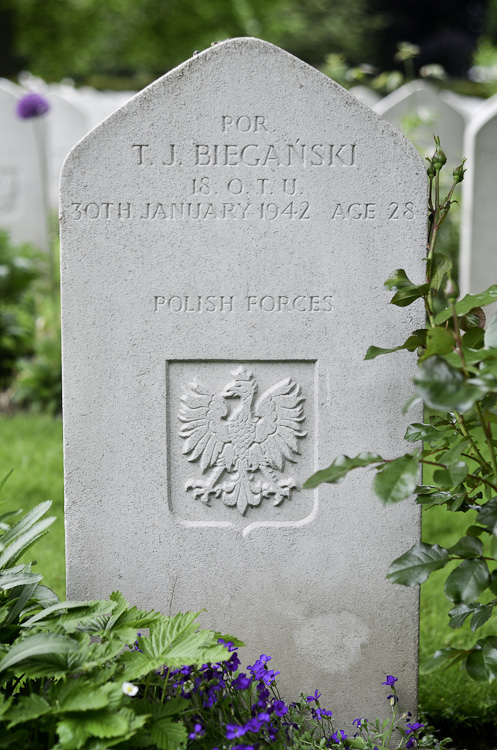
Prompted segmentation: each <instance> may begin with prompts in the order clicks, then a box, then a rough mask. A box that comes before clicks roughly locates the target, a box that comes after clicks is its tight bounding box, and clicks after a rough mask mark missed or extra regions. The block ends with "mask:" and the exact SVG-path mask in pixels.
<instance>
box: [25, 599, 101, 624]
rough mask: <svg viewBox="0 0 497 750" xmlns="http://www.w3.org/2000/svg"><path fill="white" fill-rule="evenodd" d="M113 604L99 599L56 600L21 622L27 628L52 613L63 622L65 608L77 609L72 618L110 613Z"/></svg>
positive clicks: (40, 621)
mask: <svg viewBox="0 0 497 750" xmlns="http://www.w3.org/2000/svg"><path fill="white" fill-rule="evenodd" d="M115 606H116V605H115V603H114V602H108V601H101V600H98V599H97V600H96V601H90V602H71V601H67V602H57V603H56V604H52V606H50V607H47V608H46V609H43V610H42V611H41V612H38V613H37V614H36V615H33V617H30V618H29V620H26V622H24V623H23V627H26V628H29V627H32V626H33V625H35V624H36V623H38V624H41V623H42V622H43V623H45V621H48V620H49V619H50V616H51V615H53V614H56V615H59V616H61V615H62V619H61V622H63V621H64V620H63V615H64V614H66V611H67V610H72V609H76V610H77V612H76V613H75V614H74V616H73V617H72V618H71V619H74V617H75V618H76V619H79V618H81V619H83V617H85V616H87V617H94V616H95V615H98V614H103V613H110V612H111V611H112V609H113V608H114V607H115ZM52 619H53V618H52Z"/></svg>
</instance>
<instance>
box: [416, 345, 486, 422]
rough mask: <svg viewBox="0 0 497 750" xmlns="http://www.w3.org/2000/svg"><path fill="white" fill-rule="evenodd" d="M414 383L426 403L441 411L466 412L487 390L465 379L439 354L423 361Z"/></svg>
mask: <svg viewBox="0 0 497 750" xmlns="http://www.w3.org/2000/svg"><path fill="white" fill-rule="evenodd" d="M414 384H415V385H416V390H417V392H418V394H419V395H420V396H421V398H422V399H423V401H424V402H425V404H426V405H427V406H430V407H431V408H432V409H439V410H441V411H458V412H461V413H464V412H466V411H468V410H469V409H471V407H472V406H473V405H474V404H475V402H476V401H478V399H480V398H481V397H482V396H483V395H485V393H486V392H487V389H486V388H482V387H481V386H479V385H471V383H470V382H467V381H465V380H464V378H463V376H462V375H461V373H460V372H458V371H457V370H456V369H454V368H453V367H451V366H450V365H449V364H447V362H445V361H444V360H443V359H441V358H440V357H438V356H433V357H430V358H429V359H428V360H426V362H423V364H422V365H421V366H420V371H419V374H418V375H416V377H415V378H414Z"/></svg>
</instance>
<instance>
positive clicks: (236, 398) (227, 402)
mask: <svg viewBox="0 0 497 750" xmlns="http://www.w3.org/2000/svg"><path fill="white" fill-rule="evenodd" d="M231 374H232V375H233V376H234V380H232V381H231V382H229V383H228V384H227V385H226V386H225V387H224V389H223V390H222V391H221V392H220V393H217V394H215V393H212V392H211V391H210V390H209V389H208V388H206V387H205V386H203V385H201V384H200V383H198V382H197V381H194V382H192V383H190V384H189V385H188V387H187V388H186V389H185V391H186V392H185V393H184V394H183V396H182V397H181V408H180V411H179V414H178V417H179V419H180V421H181V423H182V425H181V429H180V432H179V434H180V437H181V438H183V439H184V441H185V443H184V446H183V453H184V454H185V456H186V457H187V460H188V461H191V462H194V461H197V460H199V465H200V469H201V471H202V474H206V476H205V478H203V479H189V480H188V481H187V483H186V490H192V493H193V496H194V497H195V498H198V499H199V500H201V501H202V502H203V503H205V504H206V505H209V502H210V498H211V496H214V497H216V498H220V499H221V500H222V502H223V503H224V504H225V505H227V506H232V507H235V506H236V508H237V509H238V511H239V512H240V513H241V514H242V515H244V513H245V511H246V510H247V508H248V507H249V506H250V507H254V506H257V505H260V504H261V502H262V501H263V499H265V498H270V499H271V500H272V501H273V504H274V505H280V504H281V503H282V502H283V501H284V500H287V499H288V500H290V499H291V493H292V490H293V489H296V488H297V485H296V483H295V480H294V479H293V477H284V476H283V477H281V478H280V477H279V476H278V472H279V473H280V474H281V472H283V470H284V468H285V463H286V462H287V461H288V462H291V463H295V461H296V456H298V455H299V453H300V451H299V440H300V439H301V438H303V437H304V436H305V435H306V434H307V432H306V430H305V429H303V425H302V423H303V422H304V420H305V416H304V408H303V401H304V398H303V397H302V395H301V389H300V386H299V385H298V384H297V383H295V382H294V381H293V380H291V378H285V379H284V380H280V381H279V382H278V383H276V385H273V386H272V387H271V388H269V389H268V390H266V391H265V392H264V393H263V394H262V395H261V396H260V397H259V398H257V396H256V394H257V390H258V386H257V382H256V380H255V378H254V376H253V374H252V373H251V372H250V371H249V370H246V369H245V368H244V367H243V366H241V367H238V368H237V369H236V370H234V371H233V372H232V373H231ZM223 475H224V476H223ZM221 480H223V481H221Z"/></svg>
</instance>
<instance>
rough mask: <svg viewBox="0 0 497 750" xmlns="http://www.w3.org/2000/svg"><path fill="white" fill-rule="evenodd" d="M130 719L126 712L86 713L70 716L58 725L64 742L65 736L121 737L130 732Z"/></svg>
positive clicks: (104, 711) (103, 711)
mask: <svg viewBox="0 0 497 750" xmlns="http://www.w3.org/2000/svg"><path fill="white" fill-rule="evenodd" d="M128 729H129V718H128V715H127V714H126V713H125V712H124V711H122V710H121V711H117V712H115V711H113V712H111V711H109V710H105V709H103V710H101V711H86V712H82V713H78V714H76V715H73V716H68V717H67V718H65V719H64V720H63V721H61V722H59V723H58V725H57V732H58V733H59V736H60V738H61V741H62V742H64V741H65V742H67V740H64V736H69V737H71V735H72V736H74V735H76V736H81V737H84V736H85V735H86V737H99V738H102V739H105V738H107V737H121V736H122V735H125V734H126V733H127V732H128Z"/></svg>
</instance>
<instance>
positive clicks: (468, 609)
mask: <svg viewBox="0 0 497 750" xmlns="http://www.w3.org/2000/svg"><path fill="white" fill-rule="evenodd" d="M435 145H436V148H435V152H434V154H433V156H432V157H431V158H430V159H428V170H427V171H428V178H429V199H428V243H427V248H428V255H427V258H426V277H425V278H424V279H423V280H422V282H421V283H417V282H414V281H411V280H410V279H409V278H408V276H407V274H406V272H405V271H404V270H403V269H397V270H396V271H394V272H393V273H392V274H391V275H390V276H389V278H388V279H387V281H386V282H385V286H386V288H387V289H388V290H391V291H393V292H394V296H393V298H392V300H391V304H393V305H396V306H398V307H407V306H408V305H411V304H413V303H414V302H417V301H418V300H422V301H423V303H424V306H425V310H426V328H423V329H418V330H416V331H413V333H412V334H411V335H410V336H409V337H408V338H407V340H406V341H404V342H403V343H400V344H399V345H398V346H396V347H394V348H391V349H382V348H380V347H378V346H371V347H370V348H369V349H368V351H367V353H366V356H365V359H374V358H375V357H378V356H380V355H384V354H390V353H391V352H396V351H399V350H403V349H404V350H408V351H409V352H413V353H415V354H416V356H417V363H418V373H417V375H416V376H415V378H414V387H415V395H414V397H413V398H412V399H411V400H410V402H409V404H408V405H407V408H408V406H410V405H412V404H413V403H419V402H422V403H423V404H424V406H425V407H428V408H429V410H430V412H429V413H430V414H431V416H430V417H429V419H428V420H427V421H426V423H414V424H411V425H409V427H408V428H407V431H406V434H405V440H406V441H407V442H408V443H415V444H417V446H416V447H414V448H413V450H412V451H410V452H406V453H405V454H404V455H402V456H398V457H394V458H390V457H388V458H384V457H381V456H379V455H378V454H376V453H361V454H360V455H358V456H356V457H349V456H339V457H338V458H336V459H335V460H334V461H333V462H332V463H331V465H330V466H329V467H328V468H327V469H323V470H321V471H318V472H316V473H315V474H314V475H313V476H312V477H310V479H308V480H307V482H306V483H305V485H304V487H306V488H313V487H317V486H318V485H319V484H321V483H322V482H328V483H331V484H336V483H337V482H340V481H343V479H344V478H345V476H346V474H347V473H348V472H349V471H352V470H354V469H356V468H359V467H364V466H373V467H374V468H375V469H376V470H377V473H376V475H375V477H374V480H373V492H374V494H375V495H376V496H377V497H378V499H379V500H380V502H381V503H382V504H383V505H390V504H392V503H397V502H399V501H401V500H405V499H406V498H408V497H410V496H411V495H413V494H415V495H416V502H417V503H418V504H419V505H421V506H423V508H424V509H428V508H431V507H434V506H442V505H444V506H445V507H446V509H447V511H449V512H452V513H455V512H458V513H465V512H467V511H469V510H474V511H476V512H477V516H476V522H473V523H471V524H469V525H468V528H467V530H466V532H465V535H464V536H463V537H462V538H461V539H460V540H459V541H458V542H457V543H456V544H455V545H453V546H452V547H450V548H449V549H445V548H443V547H440V546H439V545H438V544H432V545H430V544H424V543H421V542H418V543H417V544H415V545H414V546H413V547H412V548H411V549H410V550H408V551H407V552H406V553H405V554H403V555H402V556H401V557H399V558H398V559H397V560H394V561H393V563H392V564H391V566H390V569H389V571H388V574H387V578H389V579H390V580H391V581H392V582H393V583H399V584H402V585H404V586H416V585H419V584H420V583H423V582H424V581H425V580H426V579H427V578H428V576H429V575H430V574H431V573H433V572H434V571H436V570H440V569H441V568H444V567H445V566H446V565H447V564H448V563H450V562H453V561H457V562H458V565H457V566H456V567H455V568H454V569H453V570H452V572H451V573H450V574H449V575H448V576H447V579H446V581H445V588H444V592H445V596H446V597H448V599H449V600H450V601H451V602H453V604H454V608H453V609H452V610H451V612H450V613H449V618H450V620H449V626H450V627H451V628H460V627H461V626H462V625H463V623H464V622H465V621H466V620H469V621H470V628H471V630H472V631H473V632H476V631H477V630H478V628H480V627H481V626H482V625H483V624H484V623H486V622H487V621H488V620H489V619H490V618H491V617H492V616H493V615H494V616H495V610H494V608H495V606H496V605H497V460H496V448H497V440H496V436H495V434H494V431H495V428H494V426H493V425H494V424H497V315H494V316H493V317H492V318H491V320H490V321H489V322H488V325H486V317H485V313H484V311H483V308H484V307H486V306H487V305H490V304H492V303H493V302H496V301H497V284H494V285H493V286H490V287H489V288H488V289H487V290H486V291H484V292H482V293H480V294H467V295H466V296H464V297H463V298H462V299H459V295H458V291H457V286H456V284H455V282H454V280H453V278H452V268H453V266H452V261H451V260H450V258H448V257H447V256H446V255H444V254H442V253H437V252H436V250H435V247H436V241H437V236H438V232H439V230H440V227H441V226H442V225H443V223H444V221H445V219H446V217H447V215H448V213H449V211H450V207H451V205H452V203H453V202H454V201H453V194H454V190H455V188H456V186H457V185H458V183H460V182H461V181H462V179H463V177H464V172H465V169H464V161H463V163H462V164H461V165H460V166H459V167H457V168H456V169H455V170H454V172H453V181H452V185H451V187H450V190H449V192H448V194H447V195H446V196H445V197H443V198H442V197H441V195H440V172H441V170H442V169H443V167H444V165H445V163H446V161H447V159H446V156H445V154H444V152H443V150H442V148H441V146H440V140H439V138H437V137H435ZM485 325H486V328H485ZM420 442H422V446H419V443H420ZM425 467H432V469H431V470H432V477H433V478H432V480H431V481H430V483H429V484H423V485H418V476H419V470H420V469H422V468H425ZM425 476H426V473H425ZM451 567H453V566H451ZM493 597H496V598H493ZM456 662H460V663H462V665H463V666H464V667H465V668H466V670H467V671H468V674H469V675H470V677H472V678H473V679H474V680H477V681H481V682H485V681H492V680H493V679H495V677H497V636H491V637H487V638H481V639H479V640H477V641H476V642H475V644H474V646H473V648H471V649H465V650H460V649H456V648H444V649H441V650H439V651H437V652H436V654H435V655H434V656H433V657H432V658H431V659H430V660H429V662H428V663H427V664H426V665H424V670H423V671H427V672H429V671H433V670H435V669H438V668H439V667H440V666H442V665H448V664H452V663H456Z"/></svg>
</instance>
